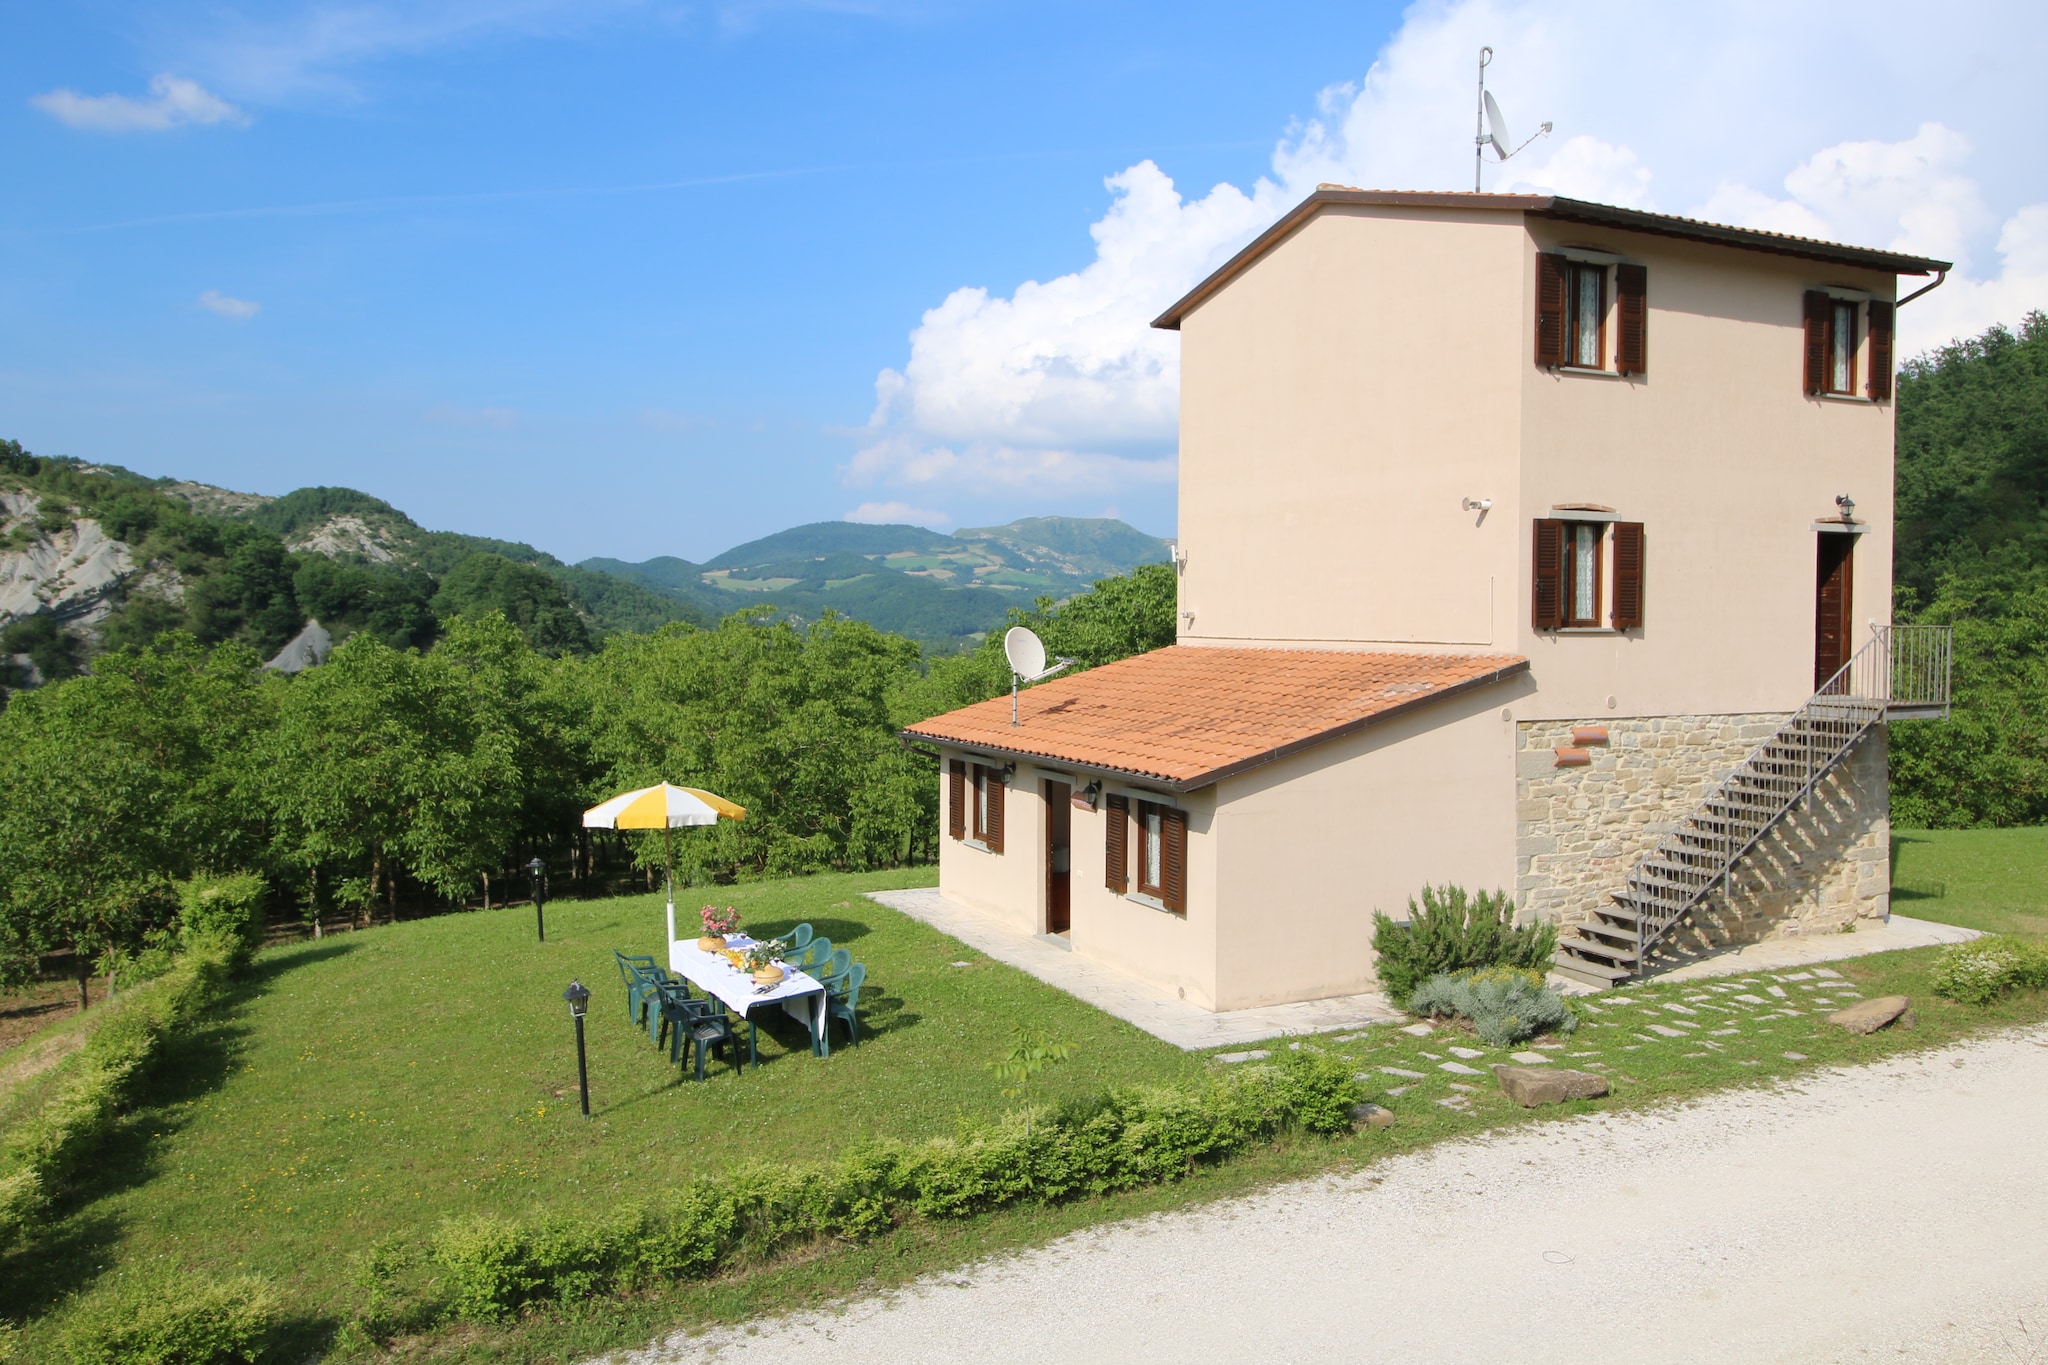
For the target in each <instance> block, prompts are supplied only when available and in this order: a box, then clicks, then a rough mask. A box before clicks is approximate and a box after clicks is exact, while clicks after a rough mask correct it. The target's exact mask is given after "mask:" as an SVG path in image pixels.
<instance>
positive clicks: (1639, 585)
mask: <svg viewBox="0 0 2048 1365" xmlns="http://www.w3.org/2000/svg"><path fill="white" fill-rule="evenodd" d="M1642 623H1643V524H1642V523H1641V522H1640V521H1617V522H1615V523H1614V628H1615V629H1616V630H1634V629H1635V628H1636V627H1637V626H1640V625H1642Z"/></svg>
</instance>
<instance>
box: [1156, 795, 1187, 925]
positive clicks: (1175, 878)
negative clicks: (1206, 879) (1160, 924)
mask: <svg viewBox="0 0 2048 1365" xmlns="http://www.w3.org/2000/svg"><path fill="white" fill-rule="evenodd" d="M1159 899H1160V900H1161V901H1163V902H1164V903H1165V905H1166V908H1167V909H1169V910H1171V911H1172V912H1173V913H1174V914H1176V915H1185V914H1186V913H1187V912H1188V817H1187V812H1186V811H1179V810H1174V809H1173V808H1172V807H1171V806H1168V807H1163V808H1161V809H1160V812H1159Z"/></svg>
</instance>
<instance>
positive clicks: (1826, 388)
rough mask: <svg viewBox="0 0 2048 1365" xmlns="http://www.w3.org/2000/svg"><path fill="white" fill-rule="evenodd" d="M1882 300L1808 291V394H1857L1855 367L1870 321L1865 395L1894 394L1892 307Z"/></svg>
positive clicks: (1840, 396) (1865, 357)
mask: <svg viewBox="0 0 2048 1365" xmlns="http://www.w3.org/2000/svg"><path fill="white" fill-rule="evenodd" d="M1893 307H1894V305H1892V304H1890V303H1887V302H1885V301H1884V300H1882V299H1872V300H1870V301H1869V302H1868V303H1861V302H1858V301H1856V300H1854V299H1842V298H1836V297H1835V296H1834V295H1832V294H1830V293H1828V292H1827V291H1826V290H1823V289H1809V290H1807V291H1806V309H1805V313H1806V374H1805V390H1806V393H1807V396H1808V397H1814V398H1817V397H1822V396H1827V397H1832V398H1849V397H1854V396H1856V395H1857V393H1858V389H1857V384H1856V370H1857V362H1858V358H1859V357H1858V354H1857V352H1858V350H1859V348H1861V347H1862V343H1863V337H1862V335H1861V333H1862V331H1863V329H1864V327H1865V325H1866V323H1865V319H1866V318H1867V319H1868V323H1867V326H1868V328H1869V341H1870V344H1869V347H1868V354H1866V355H1863V356H1862V357H1861V360H1862V363H1863V368H1865V369H1866V370H1868V372H1869V374H1868V378H1867V380H1866V382H1865V383H1864V385H1863V387H1862V390H1861V393H1862V395H1863V396H1864V397H1867V398H1872V399H1885V398H1890V397H1891V396H1892V309H1893Z"/></svg>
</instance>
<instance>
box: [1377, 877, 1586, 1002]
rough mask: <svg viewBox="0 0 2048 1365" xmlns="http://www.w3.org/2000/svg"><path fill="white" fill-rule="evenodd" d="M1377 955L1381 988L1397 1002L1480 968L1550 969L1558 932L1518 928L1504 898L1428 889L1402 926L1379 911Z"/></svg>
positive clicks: (1541, 925) (1538, 926)
mask: <svg viewBox="0 0 2048 1365" xmlns="http://www.w3.org/2000/svg"><path fill="white" fill-rule="evenodd" d="M1372 920H1373V935H1372V946H1373V951H1374V952H1375V953H1377V954H1378V955H1379V966H1378V968H1377V970H1378V972H1379V978H1380V986H1381V988H1382V989H1383V990H1385V991H1386V993H1387V994H1388V995H1389V996H1390V997H1392V998H1393V999H1396V1000H1400V999H1403V998H1404V997H1406V996H1408V995H1410V994H1412V993H1413V992H1414V990H1415V988H1416V987H1417V986H1419V985H1421V984H1422V983H1423V982H1425V981H1427V980H1429V979H1430V978H1431V977H1433V976H1437V975H1439V974H1443V973H1450V972H1462V971H1470V970H1472V969H1473V968H1476V967H1526V968H1528V969H1529V970H1531V971H1536V972H1542V971H1546V970H1548V969H1549V966H1550V957H1551V954H1552V953H1554V952H1556V951H1557V930H1556V928H1555V927H1554V926H1552V925H1551V924H1550V923H1549V921H1547V920H1538V921H1537V922H1535V923H1533V924H1525V925H1523V926H1521V927H1520V928H1517V927H1515V903H1514V901H1512V900H1510V899H1509V898H1508V897H1507V895H1506V894H1505V893H1503V892H1499V891H1493V892H1487V891H1481V892H1480V893H1479V894H1478V895H1476V896H1467V894H1466V892H1465V888H1464V887H1462V886H1426V887H1424V888H1423V889H1422V903H1421V905H1419V906H1418V905H1417V904H1416V903H1415V901H1414V900H1413V899H1410V900H1409V902H1408V921H1407V923H1405V924H1403V923H1400V922H1398V921H1395V920H1393V919H1391V918H1389V917H1388V916H1387V915H1386V914H1384V913H1383V912H1381V911H1378V910H1375V911H1374V912H1373V916H1372Z"/></svg>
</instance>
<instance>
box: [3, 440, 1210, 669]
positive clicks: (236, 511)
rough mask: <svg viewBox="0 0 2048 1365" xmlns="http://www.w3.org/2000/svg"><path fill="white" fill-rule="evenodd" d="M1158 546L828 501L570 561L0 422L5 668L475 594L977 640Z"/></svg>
mask: <svg viewBox="0 0 2048 1365" xmlns="http://www.w3.org/2000/svg"><path fill="white" fill-rule="evenodd" d="M1170 548H1171V547H1170V546H1169V544H1168V543H1167V542H1166V541H1163V540H1159V539H1156V538H1155V537H1152V536H1148V535H1146V534H1144V533H1143V532H1142V531H1138V530H1136V529H1134V528H1133V527H1130V526H1127V525H1125V524H1124V523H1123V522H1120V521H1114V520H1107V519H1091V518H1076V517H1028V518H1025V519H1023V520H1021V521H1015V522H1011V523H1010V524H1009V525H1007V526H993V527H982V528H975V529H968V530H962V531H959V532H957V533H956V534H954V535H944V534H941V533H940V532H937V531H932V530H927V529H926V528H924V527H921V526H871V525H866V524H862V523H855V522H844V521H826V522H814V523H812V524H810V525H807V526H796V527H792V528H790V529H789V530H787V531H778V532H776V533H775V534H774V535H770V536H764V537H762V538H760V539H759V540H753V541H749V542H747V543H746V544H744V545H738V546H735V547H733V548H732V549H730V550H727V551H725V552H724V553H723V554H720V555H716V556H714V557H713V558H711V559H710V560H708V561H707V562H705V563H703V564H693V563H691V562H690V561H688V560H685V559H679V558H675V557H673V556H663V557H659V558H655V559H650V560H646V561H644V562H642V563H639V564H630V563H626V562H624V561H621V560H616V559H586V560H584V561H583V562H582V563H580V564H576V565H570V564H565V563H563V562H562V561H561V560H559V559H557V558H555V557H554V556H553V555H550V554H548V553H547V552H545V551H543V550H539V549H536V548H535V547H534V546H531V545H527V544H524V543H522V542H518V541H507V540H496V539H492V538H490V537H487V536H471V535H462V534H458V533H456V532H453V531H430V530H428V529H426V528H425V527H423V526H421V525H420V524H419V523H418V522H416V521H414V520H413V519H412V518H411V517H409V516H407V515H406V514H405V513H404V512H402V511H400V510H399V509H398V508H396V507H393V506H392V505H391V504H390V503H388V502H386V501H384V500H383V499H382V498H379V497H376V496H374V495H372V494H369V493H365V492H362V491H360V490H357V489H353V488H327V487H321V488H300V489H296V490H294V491H292V492H290V493H286V494H284V495H283V496H282V497H276V498H272V497H265V496H263V495H261V494H256V493H242V492H237V491H235V490H233V489H228V488H218V487H214V486H213V485H210V484H202V483H194V482H191V481H187V480H178V479H169V478H156V479H152V478H149V477H146V476H144V475H140V474H136V473H133V472H132V471H129V470H126V469H122V468H120V467H119V466H115V465H96V464H87V463H85V462H83V461H79V460H73V459H68V458H62V457H59V458H39V457H37V456H34V455H31V454H30V453H29V452H27V451H25V450H23V449H22V448H21V446H20V445H19V444H17V443H15V442H12V441H0V665H6V664H7V661H8V659H9V658H10V656H12V655H16V654H19V655H22V656H24V659H23V660H17V661H15V662H14V664H13V665H12V666H13V667H14V668H15V669H16V670H17V671H19V670H20V669H25V668H27V667H29V665H30V664H31V663H32V664H33V665H34V668H35V670H36V672H37V673H39V674H41V675H43V676H45V677H56V676H62V675H63V674H64V673H65V672H67V671H72V670H75V668H76V667H77V666H78V665H79V664H81V663H82V662H83V661H84V660H85V659H87V658H88V657H89V656H90V655H91V654H92V653H94V652H96V651H97V650H100V649H105V648H112V647H116V646H120V645H126V644H143V643H147V642H148V641H149V640H151V639H153V638H154V637H155V636H156V634H157V633H159V632H161V631H164V630H171V629H185V630H190V631H191V632H193V633H194V634H195V635H197V636H198V637H199V638H200V639H201V640H202V641H206V642H209V643H210V642H214V641H219V640H227V639H238V640H242V641H244V642H246V643H248V644H249V645H251V646H252V647H254V648H255V649H257V650H258V651H259V652H261V653H263V654H264V655H266V656H268V655H270V654H272V653H274V652H275V651H277V650H278V649H279V648H281V647H282V646H283V645H284V643H285V642H286V641H288V640H291V639H292V638H294V637H295V636H296V635H297V634H298V633H299V632H300V630H301V629H302V627H304V625H305V624H306V622H307V621H308V620H309V619H317V620H319V621H320V622H321V623H322V624H323V625H324V626H325V627H326V628H327V629H328V630H329V631H330V632H331V633H332V634H333V636H334V638H335V639H336V640H337V641H339V640H342V639H346V638H347V637H348V636H349V635H351V634H354V633H356V632H357V631H368V632H370V633H372V634H374V635H376V636H377V637H378V638H380V639H383V640H385V641H386V642H387V643H390V644H393V645H396V646H399V647H408V646H420V647H424V646H426V645H428V644H430V643H432V641H433V639H434V638H435V636H436V635H437V634H438V633H439V630H440V623H441V622H442V621H443V620H446V619H448V618H450V617H453V616H458V615H466V614H474V613H477V612H481V611H487V610H499V611H503V612H504V613H505V614H506V616H507V617H508V618H510V619H511V620H512V621H514V622H515V623H516V624H518V625H519V626H520V627H521V628H522V629H523V630H525V632H526V633H527V635H528V637H529V638H530V639H531V640H532V641H533V642H534V644H535V646H536V647H537V648H541V649H544V650H548V651H551V652H552V651H557V650H565V649H566V650H572V651H581V650H585V649H589V648H593V647H594V646H595V645H596V644H597V643H599V642H600V641H601V640H602V638H603V637H604V636H605V635H607V634H612V633H616V632H645V631H651V630H655V629H658V628H659V627H661V626H662V625H665V624H667V623H668V622H671V621H687V622H691V623H693V624H697V625H708V624H710V623H711V622H713V621H715V620H717V619H719V618H720V617H723V616H726V615H729V614H731V613H732V612H735V611H739V610H742V609H744V608H748V607H759V606H763V605H766V606H769V607H772V608H773V609H774V611H775V613H776V614H777V615H782V616H787V617H790V618H792V619H795V620H816V619H817V618H818V617H820V616H822V615H823V614H824V613H826V612H827V611H834V612H838V613H839V614H841V615H843V616H849V617H852V618H854V619H856V620H862V621H867V622H869V623H871V624H873V625H875V626H877V627H879V628H880V629H883V630H888V631H894V632H896V633H898V634H901V635H906V636H909V637H910V638H912V639H914V640H917V641H918V642H919V643H921V644H923V645H925V646H926V647H927V649H930V650H933V651H937V652H946V651H952V650H957V649H962V648H968V647H971V646H973V645H974V644H975V643H976V642H978V641H979V640H980V638H981V637H982V636H983V635H984V634H985V633H986V632H988V631H989V630H991V629H994V628H996V627H998V626H1000V625H1002V624H1003V621H1004V620H1005V618H1006V617H1007V615H1008V613H1009V611H1010V609H1011V608H1013V607H1021V608H1029V607H1030V606H1031V605H1032V604H1033V602H1034V601H1035V600H1036V599H1038V598H1040V597H1050V598H1053V599H1056V600H1058V599H1064V598H1067V597H1071V596H1072V595H1074V594H1075V593H1077V592H1081V591H1085V590H1086V589H1087V587H1088V586H1089V585H1090V584H1091V583H1092V582H1094V581H1095V580H1096V579H1098V578H1104V577H1110V576H1113V575H1117V574H1122V573H1128V572H1129V571H1130V570H1131V569H1133V568H1135V567H1136V566H1138V565H1140V564H1147V563H1159V562H1163V561H1165V560H1166V559H1167V558H1168V557H1169V554H1170ZM28 656H33V657H32V658H30V657H28ZM4 671H5V668H4V667H0V672H4ZM5 686H6V682H5V679H4V678H0V688H4V687H5Z"/></svg>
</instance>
